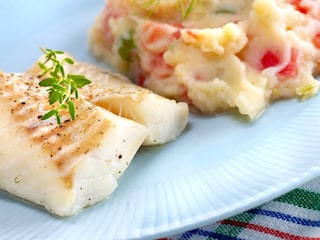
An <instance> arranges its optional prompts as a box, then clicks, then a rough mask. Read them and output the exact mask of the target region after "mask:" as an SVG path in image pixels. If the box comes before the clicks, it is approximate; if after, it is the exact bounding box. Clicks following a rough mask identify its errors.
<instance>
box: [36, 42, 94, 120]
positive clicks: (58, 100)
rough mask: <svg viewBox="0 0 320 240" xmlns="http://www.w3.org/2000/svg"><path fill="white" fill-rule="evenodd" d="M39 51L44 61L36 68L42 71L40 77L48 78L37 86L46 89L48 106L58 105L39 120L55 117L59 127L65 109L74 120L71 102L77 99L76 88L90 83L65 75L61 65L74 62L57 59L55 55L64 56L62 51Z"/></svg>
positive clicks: (80, 76) (86, 80)
mask: <svg viewBox="0 0 320 240" xmlns="http://www.w3.org/2000/svg"><path fill="white" fill-rule="evenodd" d="M41 50H42V51H43V52H44V54H45V60H44V62H39V63H38V66H39V67H40V69H41V70H42V72H41V74H40V77H43V76H45V75H47V74H49V75H50V77H48V78H45V79H43V80H41V81H40V82H39V86H41V87H47V88H48V90H47V91H48V97H49V100H48V101H49V104H50V105H54V104H58V106H56V107H55V108H54V109H52V110H50V111H48V112H47V113H45V114H44V115H43V117H42V118H41V119H42V120H47V119H49V118H51V117H55V118H56V121H57V123H58V124H59V125H60V124H61V110H62V109H67V110H68V111H69V114H70V117H71V119H72V120H74V119H75V116H76V114H75V106H74V102H73V101H74V100H75V99H78V97H79V92H78V88H82V87H84V86H85V85H88V84H90V83H91V81H90V80H89V79H87V78H86V77H84V76H82V75H73V74H67V75H66V74H65V70H64V67H63V64H64V63H67V64H73V63H74V61H73V60H72V59H71V58H68V57H66V58H63V59H59V58H57V55H61V54H64V52H63V51H57V50H51V49H48V48H41Z"/></svg>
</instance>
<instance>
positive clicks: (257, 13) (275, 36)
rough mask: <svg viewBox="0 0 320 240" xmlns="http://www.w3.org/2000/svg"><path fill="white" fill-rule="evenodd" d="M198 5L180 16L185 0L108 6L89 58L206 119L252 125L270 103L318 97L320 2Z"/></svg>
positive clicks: (206, 1)
mask: <svg viewBox="0 0 320 240" xmlns="http://www.w3.org/2000/svg"><path fill="white" fill-rule="evenodd" d="M196 3H197V4H196V5H194V6H193V8H192V10H191V11H190V13H189V14H188V15H187V16H183V15H182V13H183V11H181V7H182V6H183V7H184V9H187V7H188V6H189V4H190V0H189V1H187V0H185V1H181V0H161V1H159V0H156V1H147V0H122V1H117V0H108V1H107V5H106V7H105V9H104V10H103V11H102V13H101V14H100V16H98V18H97V20H96V22H95V23H94V25H93V26H92V28H91V29H90V47H91V50H92V53H93V55H94V56H96V57H97V58H100V59H103V60H105V61H106V62H107V63H108V64H109V65H111V66H113V67H115V68H116V69H118V70H119V71H121V72H122V73H125V74H127V75H128V76H129V77H131V78H132V79H133V81H135V82H136V83H137V84H139V85H141V86H144V87H147V88H149V89H151V90H153V91H155V92H157V93H159V94H161V95H163V96H165V97H168V98H174V99H176V100H178V101H185V102H187V103H189V104H190V106H192V107H194V108H195V109H198V110H199V111H201V112H203V113H205V114H214V113H216V112H221V111H228V110H232V109H237V110H238V111H239V112H240V113H241V114H243V115H247V116H248V117H249V118H250V119H255V118H256V117H257V116H259V115H260V114H261V113H262V112H263V111H264V110H265V109H266V107H267V106H268V105H269V104H270V103H271V102H273V101H276V100H278V99H283V98H301V99H305V98H309V97H312V96H314V95H316V94H317V93H318V91H319V81H317V80H316V79H315V77H314V76H316V75H317V74H319V72H320V64H319V62H320V0H239V1H231V0H202V1H201V0H198V1H196ZM181 4H184V5H181ZM179 9H180V10H179Z"/></svg>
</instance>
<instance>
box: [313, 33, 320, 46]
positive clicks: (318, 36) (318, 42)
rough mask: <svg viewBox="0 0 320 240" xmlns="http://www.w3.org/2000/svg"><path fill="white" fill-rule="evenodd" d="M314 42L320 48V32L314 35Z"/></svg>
mask: <svg viewBox="0 0 320 240" xmlns="http://www.w3.org/2000/svg"><path fill="white" fill-rule="evenodd" d="M313 44H314V46H315V47H316V48H319V49H320V32H319V33H317V34H316V35H314V38H313Z"/></svg>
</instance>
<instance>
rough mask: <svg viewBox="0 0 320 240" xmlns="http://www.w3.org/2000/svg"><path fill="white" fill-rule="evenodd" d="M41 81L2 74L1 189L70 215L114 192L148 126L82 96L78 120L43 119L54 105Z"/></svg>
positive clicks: (66, 115) (77, 105) (63, 113)
mask: <svg viewBox="0 0 320 240" xmlns="http://www.w3.org/2000/svg"><path fill="white" fill-rule="evenodd" d="M38 83H39V79H38V78H37V77H32V76H30V75H27V74H7V73H0V112H1V124H0V133H1V138H0V189H2V190H5V191H7V192H9V193H11V194H13V195H15V196H18V197H20V198H23V199H26V200H28V201H31V202H34V203H36V204H39V205H42V206H44V207H45V208H46V209H48V210H49V211H50V212H52V213H54V214H56V215H59V216H70V215H73V214H76V213H77V212H79V211H80V210H81V209H83V208H84V207H86V206H89V205H92V204H95V203H97V202H99V201H101V200H103V199H105V198H106V197H108V196H109V195H110V194H111V193H112V192H113V190H114V189H115V188H116V187H117V179H118V178H119V176H121V174H122V173H123V172H124V171H125V169H126V168H127V167H128V165H129V164H130V162H131V160H132V158H133V157H134V155H135V154H136V152H137V151H138V149H139V148H140V146H141V144H142V143H143V141H144V139H145V138H146V136H147V130H146V128H145V127H144V126H143V125H141V124H139V123H137V122H134V121H132V120H129V119H125V118H122V117H119V116H117V115H115V114H113V113H111V112H109V111H107V110H105V109H103V108H101V107H99V106H96V105H94V104H91V103H90V102H88V101H86V100H84V99H82V98H79V99H78V101H76V102H75V108H76V110H77V118H76V120H75V121H70V116H69V113H68V112H67V111H61V120H62V123H63V124H61V125H58V124H57V123H56V122H55V119H53V118H51V119H48V120H42V119H41V117H42V116H43V114H44V113H45V112H46V111H48V110H49V109H50V108H51V106H50V105H49V103H48V101H47V98H46V95H47V92H46V89H45V88H41V87H39V86H38Z"/></svg>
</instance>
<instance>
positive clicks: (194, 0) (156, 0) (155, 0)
mask: <svg viewBox="0 0 320 240" xmlns="http://www.w3.org/2000/svg"><path fill="white" fill-rule="evenodd" d="M135 1H136V0H135ZM160 1H161V0H146V1H144V2H143V3H140V5H141V6H142V7H144V8H150V7H153V9H155V8H157V7H158V5H159V4H160ZM199 4H201V5H202V0H191V2H190V3H189V4H188V5H185V4H184V0H179V1H177V4H176V8H177V11H179V12H180V13H181V17H182V21H183V20H185V19H186V18H187V17H188V16H189V14H190V13H191V11H192V10H193V9H194V8H195V6H196V5H199ZM153 12H154V10H151V11H150V15H151V14H152V13H153Z"/></svg>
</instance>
